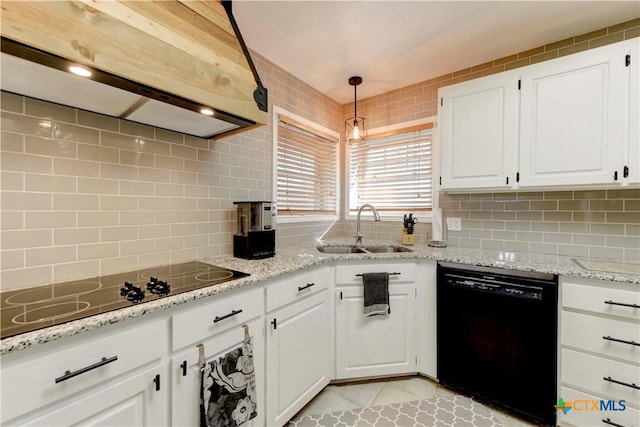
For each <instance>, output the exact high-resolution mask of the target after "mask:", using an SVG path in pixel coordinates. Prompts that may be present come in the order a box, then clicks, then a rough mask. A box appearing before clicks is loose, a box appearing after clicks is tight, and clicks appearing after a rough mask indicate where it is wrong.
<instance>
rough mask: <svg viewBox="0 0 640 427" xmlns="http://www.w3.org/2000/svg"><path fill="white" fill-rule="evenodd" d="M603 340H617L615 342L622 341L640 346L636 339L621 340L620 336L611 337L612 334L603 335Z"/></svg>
mask: <svg viewBox="0 0 640 427" xmlns="http://www.w3.org/2000/svg"><path fill="white" fill-rule="evenodd" d="M602 339H603V340H608V341H615V342H621V343H623V344H630V345H637V346H638V347H640V342H635V341H626V340H621V339H618V338H611V337H610V336H608V335H607V336H604V337H602Z"/></svg>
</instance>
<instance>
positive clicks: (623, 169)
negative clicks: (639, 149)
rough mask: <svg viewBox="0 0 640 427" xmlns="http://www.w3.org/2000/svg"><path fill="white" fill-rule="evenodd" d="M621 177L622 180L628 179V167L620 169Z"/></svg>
mask: <svg viewBox="0 0 640 427" xmlns="http://www.w3.org/2000/svg"><path fill="white" fill-rule="evenodd" d="M622 176H623V177H624V178H629V166H625V167H623V168H622Z"/></svg>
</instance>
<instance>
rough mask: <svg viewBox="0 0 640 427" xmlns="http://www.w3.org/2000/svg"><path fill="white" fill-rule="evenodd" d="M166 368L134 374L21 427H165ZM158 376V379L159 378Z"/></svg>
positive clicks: (159, 367) (156, 368)
mask: <svg viewBox="0 0 640 427" xmlns="http://www.w3.org/2000/svg"><path fill="white" fill-rule="evenodd" d="M165 370H166V367H165V366H158V367H154V368H151V369H146V370H144V371H142V372H140V373H137V374H132V375H131V376H128V377H126V378H124V379H122V380H121V381H118V382H116V383H114V384H113V385H110V386H107V387H104V388H102V389H101V390H100V391H96V392H95V393H92V394H89V395H88V396H84V395H83V396H81V397H79V398H73V399H67V400H68V401H69V403H68V404H62V405H60V406H58V407H57V408H56V409H53V410H47V411H46V414H44V415H43V416H42V417H36V418H34V419H31V420H29V421H28V422H21V423H20V425H22V426H33V427H40V426H75V425H82V426H104V427H111V426H166V425H167V412H168V411H167V402H168V399H167V396H168V390H169V388H168V387H169V384H162V381H163V380H164V379H165V378H167V376H166V375H165ZM158 375H159V376H158Z"/></svg>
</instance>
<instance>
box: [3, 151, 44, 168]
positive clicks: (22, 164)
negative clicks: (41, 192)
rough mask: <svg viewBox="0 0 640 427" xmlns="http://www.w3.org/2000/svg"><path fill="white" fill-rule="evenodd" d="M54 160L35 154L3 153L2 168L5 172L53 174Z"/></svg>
mask: <svg viewBox="0 0 640 427" xmlns="http://www.w3.org/2000/svg"><path fill="white" fill-rule="evenodd" d="M52 165H53V159H52V158H51V157H45V156H38V155H34V154H22V153H13V152H9V151H4V152H2V156H1V158H0V167H1V168H2V170H3V171H15V172H32V173H51V171H52Z"/></svg>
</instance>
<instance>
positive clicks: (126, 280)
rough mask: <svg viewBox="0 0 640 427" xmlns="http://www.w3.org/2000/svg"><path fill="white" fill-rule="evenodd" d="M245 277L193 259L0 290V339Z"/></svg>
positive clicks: (233, 271)
mask: <svg viewBox="0 0 640 427" xmlns="http://www.w3.org/2000/svg"><path fill="white" fill-rule="evenodd" d="M246 276H249V274H247V273H242V272H240V271H236V270H229V269H227V268H223V267H218V266H215V265H210V264H205V263H203V262H199V261H193V262H185V263H182V264H172V265H167V266H163V267H154V268H148V269H144V270H137V271H131V272H128V273H119V274H112V275H108V276H99V277H94V278H91V279H84V280H76V281H73V282H65V283H58V284H53V285H46V286H38V287H35V288H29V289H20V290H15V291H7V292H2V293H0V309H1V310H0V311H1V321H2V323H1V324H0V326H1V328H0V329H1V334H0V338H7V337H10V336H12V335H17V334H21V333H25V332H30V331H35V330H37V329H41V328H46V327H48V326H54V325H59V324H61V323H65V322H70V321H72V320H77V319H82V318H85V317H90V316H94V315H96V314H101V313H106V312H108V311H113V310H117V309H119V308H124V307H130V306H132V305H134V304H144V303H146V302H149V301H155V300H158V299H160V298H165V297H167V296H172V295H177V294H180V293H183V292H188V291H193V290H195V289H200V288H205V287H207V286H212V285H217V284H219V283H224V282H228V281H230V280H235V279H239V278H241V277H246Z"/></svg>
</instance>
